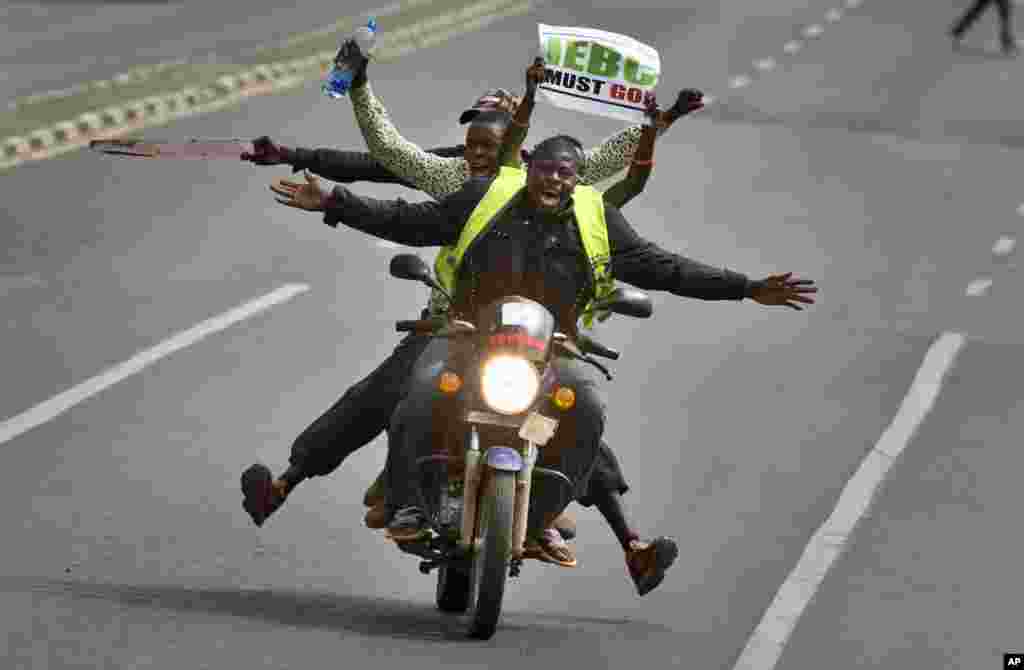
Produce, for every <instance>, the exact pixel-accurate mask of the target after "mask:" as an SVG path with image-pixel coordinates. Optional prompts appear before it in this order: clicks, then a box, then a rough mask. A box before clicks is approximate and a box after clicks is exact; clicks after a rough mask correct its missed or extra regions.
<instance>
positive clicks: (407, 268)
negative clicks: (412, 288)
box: [388, 254, 452, 304]
mask: <svg viewBox="0 0 1024 670" xmlns="http://www.w3.org/2000/svg"><path fill="white" fill-rule="evenodd" d="M388 271H389V272H390V273H391V276H392V277H397V278H398V279H411V280H412V281H418V282H420V283H423V284H426V285H427V286H429V287H430V288H432V289H436V290H438V291H440V292H441V295H443V296H444V297H445V299H446V300H447V301H448V304H451V303H452V296H451V295H450V294H449V293H448V291H446V290H444V288H443V287H442V286H441V285H440V284H439V283H437V280H436V279H434V278H433V277H432V276H430V268H429V267H428V266H427V264H426V263H425V262H424V261H423V259H422V258H420V257H419V256H417V255H416V254H398V255H397V256H395V257H394V258H392V259H391V265H390V266H389V267H388Z"/></svg>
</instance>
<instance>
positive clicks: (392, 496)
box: [384, 339, 455, 542]
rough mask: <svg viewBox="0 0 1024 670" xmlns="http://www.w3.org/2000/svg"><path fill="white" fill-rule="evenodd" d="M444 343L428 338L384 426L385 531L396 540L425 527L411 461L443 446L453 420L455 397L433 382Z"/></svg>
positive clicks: (441, 365) (414, 535) (445, 347)
mask: <svg viewBox="0 0 1024 670" xmlns="http://www.w3.org/2000/svg"><path fill="white" fill-rule="evenodd" d="M448 348H449V343H448V342H447V341H445V340H441V339H437V340H432V341H431V342H430V344H428V345H427V347H426V348H425V350H424V351H423V353H422V354H421V355H420V357H419V358H418V359H417V361H416V362H415V364H414V365H413V371H412V374H411V375H410V378H409V386H408V391H407V393H406V394H405V396H404V397H403V398H402V400H401V401H400V402H399V404H398V407H397V409H396V410H395V412H394V414H393V415H392V418H391V424H390V426H389V428H388V458H387V465H386V466H385V468H384V483H385V489H386V492H385V497H386V502H387V508H388V511H389V514H391V515H393V518H392V520H391V522H390V524H389V525H388V535H389V536H390V537H391V538H392V539H394V540H396V541H399V542H401V541H407V540H411V539H416V538H418V537H419V536H420V535H421V534H422V532H423V531H424V530H425V529H426V527H427V523H426V516H425V510H423V509H421V508H420V506H419V495H418V493H417V488H416V487H417V485H418V484H417V482H418V474H419V473H418V470H417V466H416V461H417V460H418V459H419V458H421V457H423V456H429V455H430V454H431V453H433V452H434V451H435V449H443V445H444V442H443V440H444V438H445V436H446V434H447V430H448V428H449V427H450V425H451V423H450V422H451V421H452V420H453V418H454V414H453V410H454V408H455V401H454V399H453V398H452V397H449V396H445V395H444V394H443V393H441V392H440V391H439V390H438V388H437V384H436V378H437V376H438V375H439V374H440V373H441V372H442V370H443V368H444V364H445V362H446V361H447V360H448Z"/></svg>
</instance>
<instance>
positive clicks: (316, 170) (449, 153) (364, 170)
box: [290, 144, 466, 188]
mask: <svg viewBox="0 0 1024 670" xmlns="http://www.w3.org/2000/svg"><path fill="white" fill-rule="evenodd" d="M427 151H428V152H429V153H432V154H437V155H438V156H444V157H445V158H457V157H459V156H462V155H463V154H464V153H465V151H466V147H465V146H464V145H462V144H459V145H456V146H454V147H438V148H436V149H427ZM290 159H291V160H290V163H291V165H292V168H293V171H294V172H298V171H299V170H309V171H310V172H312V173H313V174H316V175H320V176H321V177H323V178H324V179H330V180H331V181H336V182H339V183H341V184H351V183H353V182H357V181H370V182H375V183H378V184H399V185H401V186H406V187H408V188H416V187H415V186H413V185H412V184H410V183H409V182H407V181H406V180H404V179H402V178H401V177H399V176H397V175H395V174H394V173H392V172H390V171H389V170H388V169H387V168H385V167H384V166H383V165H381V164H380V163H378V162H377V161H375V160H374V159H373V156H372V155H370V154H369V153H368V152H366V151H342V150H340V149H305V148H303V147H297V148H296V149H293V150H292V155H291V157H290Z"/></svg>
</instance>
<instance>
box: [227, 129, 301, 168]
mask: <svg viewBox="0 0 1024 670" xmlns="http://www.w3.org/2000/svg"><path fill="white" fill-rule="evenodd" d="M252 146H253V152H252V153H248V152H246V153H243V154H242V155H241V156H240V158H241V159H242V160H243V161H249V162H250V163H255V164H256V165H281V164H282V163H289V162H290V161H291V153H292V152H291V149H289V148H288V147H286V146H282V145H280V144H276V143H275V142H274V141H273V140H272V139H270V138H269V137H267V136H266V135H264V136H263V137H257V138H256V139H254V140H253V141H252Z"/></svg>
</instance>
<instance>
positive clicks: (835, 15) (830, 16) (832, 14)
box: [825, 9, 843, 23]
mask: <svg viewBox="0 0 1024 670" xmlns="http://www.w3.org/2000/svg"><path fill="white" fill-rule="evenodd" d="M841 18H843V10H841V9H830V10H828V12H826V13H825V20H826V21H828V22H829V23H835V22H836V21H838V20H839V19H841Z"/></svg>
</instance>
